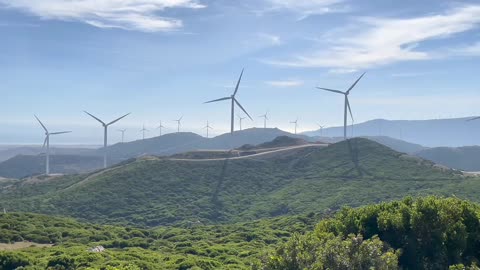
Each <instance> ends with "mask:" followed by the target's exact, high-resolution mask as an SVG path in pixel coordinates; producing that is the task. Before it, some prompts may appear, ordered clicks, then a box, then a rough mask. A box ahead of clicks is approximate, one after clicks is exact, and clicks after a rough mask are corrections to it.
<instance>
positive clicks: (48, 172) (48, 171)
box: [34, 115, 71, 175]
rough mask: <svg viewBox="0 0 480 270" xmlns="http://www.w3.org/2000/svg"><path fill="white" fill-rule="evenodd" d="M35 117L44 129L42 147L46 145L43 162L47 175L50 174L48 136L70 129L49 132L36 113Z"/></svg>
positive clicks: (63, 132)
mask: <svg viewBox="0 0 480 270" xmlns="http://www.w3.org/2000/svg"><path fill="white" fill-rule="evenodd" d="M34 116H35V118H36V119H37V121H38V123H40V125H41V126H42V128H43V129H44V130H45V141H43V147H42V148H44V147H45V146H47V154H46V162H45V164H46V165H45V166H46V168H45V174H46V175H49V174H50V136H51V135H59V134H65V133H70V132H71V131H61V132H52V133H50V132H49V131H48V129H47V128H46V127H45V125H44V124H43V123H42V121H40V119H38V117H37V116H36V115H34Z"/></svg>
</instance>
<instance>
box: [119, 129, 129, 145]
mask: <svg viewBox="0 0 480 270" xmlns="http://www.w3.org/2000/svg"><path fill="white" fill-rule="evenodd" d="M125 131H127V130H126V129H119V130H118V132H121V133H122V143H123V142H124V139H125Z"/></svg>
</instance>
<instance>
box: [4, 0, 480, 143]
mask: <svg viewBox="0 0 480 270" xmlns="http://www.w3.org/2000/svg"><path fill="white" fill-rule="evenodd" d="M0 41H1V42H0V63H1V65H0V74H2V75H1V78H2V80H1V84H0V89H1V91H2V93H3V95H2V97H3V102H2V106H0V113H1V117H0V125H1V126H2V128H1V131H0V144H32V143H38V144H41V143H43V131H42V129H41V127H40V125H39V124H38V123H37V122H36V120H35V118H34V116H33V115H34V114H36V115H37V116H38V117H39V118H40V119H41V120H42V121H43V122H44V123H45V125H46V126H47V127H48V128H49V129H50V131H52V132H53V131H63V130H71V131H73V133H71V134H67V135H59V136H58V137H55V138H52V144H55V143H58V144H101V143H102V135H103V133H102V129H101V126H100V124H99V123H97V122H95V120H93V119H92V118H90V117H89V116H87V115H86V114H85V113H84V112H83V111H84V110H86V111H89V112H90V113H92V114H95V115H96V116H98V117H99V118H101V119H104V121H106V122H109V121H111V120H113V119H115V118H117V117H120V116H121V115H123V114H125V113H129V112H131V113H132V114H131V115H129V116H128V117H126V118H125V119H123V120H122V121H120V122H118V123H116V124H115V125H114V126H112V127H111V128H110V135H109V140H110V143H114V142H117V141H119V140H120V137H121V134H120V132H118V131H117V130H118V129H123V128H126V129H127V132H126V133H125V136H126V140H135V139H139V138H141V136H142V133H141V132H140V129H141V128H142V126H143V125H145V127H146V128H147V129H149V130H150V131H149V132H148V133H147V136H148V137H152V136H156V135H158V132H159V130H158V129H155V128H156V127H157V126H158V125H159V121H162V123H163V125H164V126H166V129H165V130H164V132H174V131H175V129H176V123H175V122H173V120H175V119H178V118H180V117H181V116H183V120H182V131H192V132H196V133H199V134H201V135H204V133H205V130H204V129H202V128H203V127H204V126H205V125H206V122H207V120H208V121H209V123H210V125H211V126H212V127H213V128H214V129H213V130H211V131H210V134H213V135H215V134H222V133H224V132H227V131H228V130H229V126H230V103H229V102H228V101H224V102H219V103H212V104H203V102H205V101H208V100H212V99H217V98H222V97H226V96H230V95H231V94H232V92H233V90H234V87H235V84H236V82H237V80H238V77H239V75H240V72H241V70H242V69H243V68H245V73H244V76H243V79H242V83H241V85H240V88H239V91H238V95H237V98H238V100H239V102H240V103H241V104H242V105H243V107H245V109H246V110H247V111H248V112H249V114H250V115H251V116H252V118H253V121H247V120H244V122H243V127H244V128H248V127H261V126H263V120H262V118H259V117H258V116H260V115H263V114H265V113H266V112H267V111H268V115H269V121H268V126H269V127H278V128H281V129H284V130H287V131H293V128H294V126H293V124H291V123H290V122H291V121H294V120H295V119H297V118H298V119H299V121H298V125H299V126H298V129H299V131H306V130H313V129H317V128H318V127H317V124H322V125H326V126H340V125H342V123H343V97H342V96H341V95H339V94H335V93H331V92H325V91H321V90H318V89H316V88H315V87H317V86H318V87H326V88H333V89H339V90H346V89H348V87H350V85H351V84H352V83H353V82H354V81H355V80H356V79H357V78H358V77H359V76H360V75H361V74H362V73H363V72H366V75H365V76H364V77H363V79H362V80H361V81H360V82H359V83H358V84H357V86H356V87H355V88H354V89H353V90H352V92H351V94H350V103H351V107H352V111H353V114H354V118H355V122H356V123H360V122H364V121H367V120H371V119H378V118H383V119H435V118H450V117H464V116H473V115H480V106H479V105H480V91H479V90H480V86H479V85H480V78H479V64H478V61H479V60H480V2H479V1H478V0H476V1H473V0H471V1H468V0H465V1H451V0H423V1H418V0H404V1H398V0H397V1H393V0H365V1H353V0H309V1H308V0H243V1H231V0H215V1H214V0H42V1H37V0H0ZM236 110H237V112H238V113H239V114H240V113H241V112H240V110H239V109H238V108H236ZM240 115H243V114H240ZM236 126H237V128H238V122H237V121H236Z"/></svg>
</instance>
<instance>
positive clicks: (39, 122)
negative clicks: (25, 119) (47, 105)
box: [34, 115, 48, 133]
mask: <svg viewBox="0 0 480 270" xmlns="http://www.w3.org/2000/svg"><path fill="white" fill-rule="evenodd" d="M34 116H35V118H37V121H38V123H40V125H42V127H43V129H44V130H45V132H46V133H48V130H47V128H46V127H45V125H44V124H43V123H42V121H40V119H38V117H37V116H36V115H34Z"/></svg>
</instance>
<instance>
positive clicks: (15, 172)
mask: <svg viewBox="0 0 480 270" xmlns="http://www.w3.org/2000/svg"><path fill="white" fill-rule="evenodd" d="M45 162H46V161H45V156H44V155H37V156H28V155H18V156H15V157H13V158H11V159H8V160H6V161H4V162H1V163H0V177H6V178H24V177H27V176H31V175H38V174H43V173H45ZM100 168H103V158H102V157H100V156H80V155H52V156H50V169H51V172H52V173H61V174H76V173H85V172H91V171H94V170H97V169H100Z"/></svg>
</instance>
